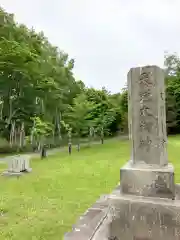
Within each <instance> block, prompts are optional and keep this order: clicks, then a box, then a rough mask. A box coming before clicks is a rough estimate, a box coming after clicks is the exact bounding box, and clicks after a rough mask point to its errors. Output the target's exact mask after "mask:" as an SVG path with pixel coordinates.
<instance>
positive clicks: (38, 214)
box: [0, 137, 180, 240]
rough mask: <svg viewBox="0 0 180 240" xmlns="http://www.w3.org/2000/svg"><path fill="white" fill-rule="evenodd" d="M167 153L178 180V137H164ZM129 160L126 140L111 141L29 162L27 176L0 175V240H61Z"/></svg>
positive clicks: (1, 167) (179, 172) (110, 185)
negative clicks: (166, 141)
mask: <svg viewBox="0 0 180 240" xmlns="http://www.w3.org/2000/svg"><path fill="white" fill-rule="evenodd" d="M168 151H169V160H170V161H171V162H173V164H174V166H175V168H176V181H177V182H180V159H179V156H180V137H170V138H169V147H168ZM129 157H130V151H129V144H128V142H127V141H120V140H117V139H113V140H108V141H106V142H105V144H104V145H94V146H93V147H91V148H84V149H81V152H79V153H78V152H73V155H72V156H68V155H67V153H66V152H60V153H59V154H58V155H55V156H50V157H48V158H47V160H39V159H34V160H33V161H32V168H33V172H32V173H30V174H27V175H24V176H22V177H21V178H19V179H17V178H6V177H2V176H1V177H0V183H1V187H0V239H2V240H3V239H11V240H37V239H38V240H51V239H52V240H59V239H63V235H64V233H65V232H67V231H69V230H71V227H72V225H73V224H74V223H75V222H76V220H77V219H78V217H79V215H80V214H82V213H84V211H85V210H86V209H87V208H88V207H89V206H90V205H92V204H93V203H94V202H95V201H96V199H97V198H98V197H99V196H100V195H101V194H103V193H109V192H111V190H112V189H113V188H114V187H115V186H116V185H117V183H118V181H119V169H120V167H121V166H122V165H123V164H124V163H125V162H126V161H127V160H128V159H129ZM4 168H6V166H5V165H4V164H0V171H1V172H2V171H3V169H4Z"/></svg>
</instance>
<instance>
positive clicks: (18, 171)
mask: <svg viewBox="0 0 180 240" xmlns="http://www.w3.org/2000/svg"><path fill="white" fill-rule="evenodd" d="M29 163H30V156H29V155H22V156H20V155H16V156H13V157H11V158H10V159H9V160H8V170H7V171H5V172H3V175H5V176H21V175H22V173H23V172H27V173H29V172H31V171H32V169H31V168H30V165H29Z"/></svg>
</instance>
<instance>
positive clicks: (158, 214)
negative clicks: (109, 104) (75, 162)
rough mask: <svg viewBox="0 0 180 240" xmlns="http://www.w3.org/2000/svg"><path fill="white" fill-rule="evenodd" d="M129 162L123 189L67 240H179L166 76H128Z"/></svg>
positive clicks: (147, 70)
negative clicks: (169, 150)
mask: <svg viewBox="0 0 180 240" xmlns="http://www.w3.org/2000/svg"><path fill="white" fill-rule="evenodd" d="M128 115H129V116H128V121H129V137H130V140H131V145H132V153H131V159H130V161H129V162H128V163H127V164H126V165H125V166H124V167H123V168H121V170H120V183H121V184H120V186H118V187H117V188H116V189H115V190H114V191H113V192H112V194H110V195H109V196H104V198H101V199H100V200H98V201H97V202H96V203H95V205H94V206H92V207H91V208H90V209H89V210H88V211H87V212H86V213H85V215H84V216H82V217H81V219H80V221H79V222H78V224H77V225H75V226H74V228H73V231H72V232H71V233H68V234H67V235H66V236H65V239H66V240H81V239H83V240H178V239H179V240H180V187H179V185H175V184H174V169H173V166H172V164H170V163H168V157H167V147H166V145H167V134H166V114H165V92H164V72H163V70H162V69H160V68H159V67H157V66H145V67H142V68H132V69H131V70H130V71H129V73H128Z"/></svg>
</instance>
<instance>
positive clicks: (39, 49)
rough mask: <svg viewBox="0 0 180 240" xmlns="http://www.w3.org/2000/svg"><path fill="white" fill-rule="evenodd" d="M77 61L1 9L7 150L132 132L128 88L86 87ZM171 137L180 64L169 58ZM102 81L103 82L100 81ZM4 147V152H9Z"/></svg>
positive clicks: (2, 131) (2, 129) (176, 121)
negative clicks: (75, 69) (112, 90)
mask: <svg viewBox="0 0 180 240" xmlns="http://www.w3.org/2000/svg"><path fill="white" fill-rule="evenodd" d="M74 64H75V62H74V59H71V58H70V56H68V54H67V53H65V52H64V51H62V50H60V49H59V48H58V47H56V46H53V45H52V44H51V43H50V42H49V41H48V39H47V38H46V37H45V35H44V34H43V32H39V33H38V32H36V31H35V30H34V29H33V28H32V29H28V28H27V27H26V26H25V25H23V24H18V23H16V22H15V20H14V16H13V14H9V13H7V12H5V11H4V10H3V9H2V8H0V135H1V138H3V139H6V141H7V142H8V149H17V148H18V149H19V150H20V149H23V148H25V146H27V143H28V144H29V145H30V146H37V145H38V146H39V147H40V145H41V144H42V143H44V142H45V143H47V142H48V144H50V145H51V146H58V145H59V144H60V142H61V141H62V140H63V138H66V139H67V138H68V139H69V141H71V140H72V139H73V138H75V139H81V138H83V137H85V138H88V139H89V140H90V141H91V140H92V139H93V138H94V137H95V136H96V137H99V138H100V139H101V140H102V142H103V138H104V136H109V135H111V136H113V135H115V134H117V132H124V133H127V131H128V130H127V125H128V124H127V120H128V119H127V109H128V104H127V89H126V88H124V89H123V90H122V91H121V92H119V93H116V94H112V93H110V92H109V91H108V90H106V89H105V88H102V89H101V90H96V89H94V88H87V87H86V86H85V84H84V83H83V81H80V80H77V79H75V77H74V75H73V67H74ZM165 72H166V96H167V99H166V109H167V128H168V132H169V133H178V132H179V131H180V60H179V58H178V56H177V55H175V54H173V55H167V56H165ZM97 81H98V79H97ZM4 148H7V146H6V147H5V146H3V149H1V146H0V151H1V152H2V151H6V150H7V149H4Z"/></svg>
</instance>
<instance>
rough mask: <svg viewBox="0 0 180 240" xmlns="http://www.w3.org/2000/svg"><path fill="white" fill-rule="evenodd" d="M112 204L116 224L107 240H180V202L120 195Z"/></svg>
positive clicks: (111, 228) (111, 227) (112, 214)
mask: <svg viewBox="0 0 180 240" xmlns="http://www.w3.org/2000/svg"><path fill="white" fill-rule="evenodd" d="M109 201H110V208H111V211H110V212H109V213H108V214H109V215H110V216H111V218H112V221H111V223H110V225H109V236H108V237H107V240H108V239H117V240H121V239H123V240H124V239H126V240H171V239H173V240H179V239H180V201H179V200H170V199H160V198H159V199H158V198H146V197H137V196H132V195H124V194H121V193H120V192H119V191H116V192H114V194H112V195H111V196H110V200H109ZM98 240H100V238H99V239H98Z"/></svg>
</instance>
